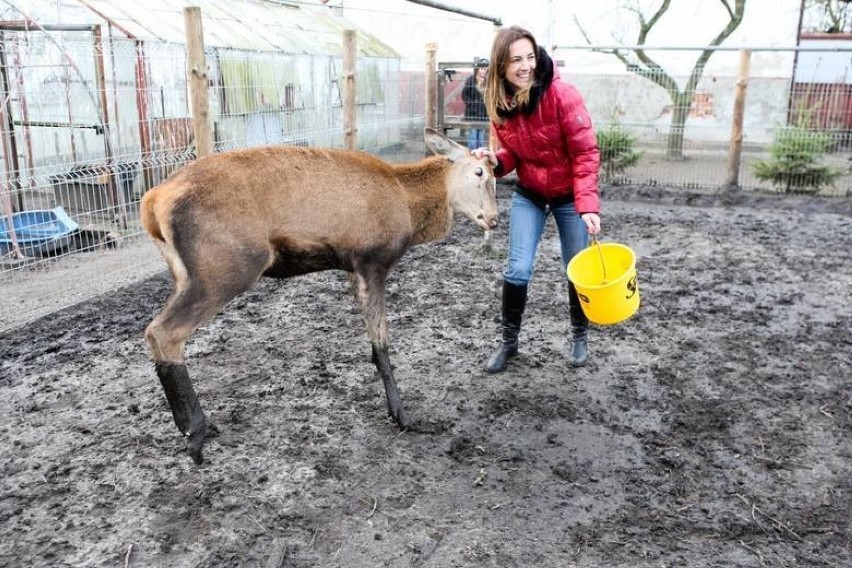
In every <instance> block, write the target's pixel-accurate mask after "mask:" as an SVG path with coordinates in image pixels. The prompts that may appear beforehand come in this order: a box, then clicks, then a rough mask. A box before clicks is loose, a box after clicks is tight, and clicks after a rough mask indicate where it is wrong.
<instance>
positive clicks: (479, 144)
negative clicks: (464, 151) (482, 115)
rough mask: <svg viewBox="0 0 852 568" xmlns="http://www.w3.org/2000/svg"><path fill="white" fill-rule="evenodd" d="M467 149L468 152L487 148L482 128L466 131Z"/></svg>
mask: <svg viewBox="0 0 852 568" xmlns="http://www.w3.org/2000/svg"><path fill="white" fill-rule="evenodd" d="M467 147H468V149H470V150H476V149H477V148H487V147H488V141H487V140H486V139H485V130H484V129H482V128H471V129H470V130H468V131H467Z"/></svg>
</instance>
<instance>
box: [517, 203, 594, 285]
mask: <svg viewBox="0 0 852 568" xmlns="http://www.w3.org/2000/svg"><path fill="white" fill-rule="evenodd" d="M549 213H553V219H554V220H555V221H556V228H557V230H558V231H559V242H560V245H561V250H562V274H563V275H565V268H566V267H567V266H568V261H570V260H571V258H573V256H574V255H575V254H577V253H578V252H580V251H581V250H583V249H584V248H586V247H587V246H588V245H589V233H588V230H587V228H586V224H585V223H584V222H583V219H582V218H581V217H580V215H579V214H578V213H577V210H576V209H575V208H574V204H573V203H571V202H569V203H565V204H563V205H559V206H557V207H555V208H553V209H550V208H548V209H542V208H540V207H539V206H538V205H536V204H535V203H533V202H532V201H530V200H529V199H527V198H526V197H524V196H523V195H521V194H519V193H517V192H513V193H512V209H511V211H510V212H509V260H508V264H507V266H506V271H505V272H504V273H503V278H504V279H505V280H506V281H507V282H509V283H511V284H514V285H516V286H525V285H527V284H529V282H530V280H532V273H533V266H534V265H535V253H536V250H537V249H538V243H539V241H541V235H542V234H543V233H544V225H545V222H546V221H547V215H548V214H549ZM565 276H566V278H567V275H565Z"/></svg>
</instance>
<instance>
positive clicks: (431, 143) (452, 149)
mask: <svg viewBox="0 0 852 568" xmlns="http://www.w3.org/2000/svg"><path fill="white" fill-rule="evenodd" d="M423 137H424V138H425V140H426V146H428V148H429V149H430V150H432V151H433V152H435V153H436V154H438V155H439V156H446V157H447V158H448V159H449V160H450V161H451V162H455V161H456V160H458V159H460V158H463V157H465V156H470V151H469V150H468V149H467V148H465V147H464V146H462V145H461V144H458V143H456V142H454V141H453V140H451V139H450V138H447V137H446V136H445V135H444V134H442V133H440V132H438V131H437V130H435V129H434V128H429V127H427V128H425V129H424V130H423Z"/></svg>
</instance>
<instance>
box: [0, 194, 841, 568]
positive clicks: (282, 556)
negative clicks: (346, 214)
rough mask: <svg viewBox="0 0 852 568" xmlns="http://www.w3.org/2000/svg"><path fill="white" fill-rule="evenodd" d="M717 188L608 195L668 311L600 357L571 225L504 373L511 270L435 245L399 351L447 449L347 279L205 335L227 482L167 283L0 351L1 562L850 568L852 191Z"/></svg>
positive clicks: (68, 314) (615, 339)
mask: <svg viewBox="0 0 852 568" xmlns="http://www.w3.org/2000/svg"><path fill="white" fill-rule="evenodd" d="M620 198H625V199H626V200H621V199H620ZM627 198H629V199H627ZM709 199H711V198H708V197H694V198H691V201H692V203H693V206H686V205H684V204H681V202H683V201H684V198H683V196H682V194H671V193H667V192H664V191H661V190H659V189H658V188H657V189H653V190H646V189H643V188H623V189H621V190H613V191H611V192H610V193H609V195H608V196H607V203H606V215H605V223H606V227H607V231H606V239H607V240H613V241H618V242H623V243H626V244H629V245H630V246H631V247H632V248H634V250H636V252H637V254H638V256H639V265H638V267H639V284H640V288H641V293H642V306H641V308H640V311H639V313H638V314H637V316H636V317H634V318H633V319H631V320H630V321H628V322H626V323H624V324H621V325H618V326H614V327H609V328H596V329H595V330H594V331H593V333H592V338H591V342H592V343H591V349H592V360H591V363H590V365H589V366H588V367H587V368H585V369H582V370H572V369H570V368H568V367H567V366H566V362H565V356H564V351H565V330H566V328H567V323H566V301H565V298H566V284H565V281H564V279H563V277H562V275H561V274H560V271H559V270H558V260H557V259H558V256H559V253H558V250H557V244H556V239H555V235H554V234H553V232H552V226H551V227H550V228H549V231H548V235H547V236H546V240H545V243H544V244H543V247H542V250H541V253H540V263H541V264H540V266H539V269H538V271H537V273H536V280H535V281H534V283H533V285H532V288H531V297H530V301H529V308H528V312H527V317H526V320H525V324H524V328H523V332H522V347H521V355H520V357H519V358H518V359H517V360H516V361H515V362H513V364H512V365H511V366H510V368H509V370H508V371H507V372H506V373H504V374H503V375H500V376H497V377H494V376H489V375H487V374H485V373H484V372H483V371H482V370H481V369H482V364H483V359H484V357H485V355H486V353H487V352H488V351H489V349H491V348H492V346H493V342H494V340H495V339H496V323H495V316H496V314H497V313H498V309H499V299H498V298H499V289H500V274H501V270H502V266H503V260H502V259H501V258H499V256H494V255H493V254H486V252H485V251H484V250H483V249H482V247H481V237H480V235H479V234H478V232H477V230H476V229H475V228H474V227H473V226H472V225H471V224H470V223H468V222H466V221H464V220H460V221H459V224H458V225H457V228H456V232H455V233H454V234H453V235H452V236H451V237H450V238H449V239H448V240H447V241H445V242H443V243H436V244H433V245H427V246H423V247H419V248H417V249H414V250H413V251H411V253H409V255H408V256H406V257H405V258H404V260H403V261H402V263H401V264H400V266H399V267H398V269H397V270H396V272H394V273H393V275H392V277H391V280H390V283H389V297H388V304H389V312H390V330H391V338H392V343H393V349H392V353H391V357H392V361H393V362H394V365H395V366H396V373H397V378H398V381H399V384H400V389H401V391H402V396H403V400H404V402H405V404H406V406H407V408H408V409H409V411H410V412H411V413H412V414H414V415H420V416H427V417H429V418H430V419H431V420H433V421H435V422H437V423H438V424H439V425H440V426H441V428H440V430H439V432H437V433H435V434H432V435H424V434H412V433H402V434H401V433H400V432H399V431H398V430H397V429H396V428H395V427H394V425H393V423H392V422H391V421H390V420H389V419H388V417H387V413H386V410H385V402H384V394H383V392H382V388H381V384H380V381H379V380H378V379H377V378H376V377H375V376H374V372H373V367H372V364H371V363H370V357H369V344H368V342H367V338H366V334H365V332H364V327H363V324H362V322H361V320H360V316H359V315H358V313H357V311H356V310H355V309H354V304H353V302H352V301H351V300H350V297H349V294H348V287H347V284H346V282H345V279H344V278H343V276H342V275H340V274H337V273H325V274H319V275H313V276H310V277H303V278H299V279H296V280H292V281H289V282H283V283H278V282H273V281H264V282H262V283H261V284H260V285H259V286H258V287H257V288H256V289H254V290H253V291H251V292H249V293H247V294H245V295H243V296H241V297H239V298H238V299H237V300H235V301H234V302H233V303H232V304H231V305H229V306H228V307H227V309H226V310H225V311H224V313H222V314H221V315H220V316H219V317H218V318H217V319H216V320H214V321H213V322H212V323H210V324H209V325H207V326H205V327H204V328H203V329H202V330H200V331H199V332H198V333H197V334H196V335H195V336H194V338H193V340H192V341H191V343H190V345H189V347H188V364H189V368H190V373H191V374H192V376H193V378H194V382H195V384H196V388H197V390H198V391H199V394H200V397H201V402H202V405H203V407H204V408H205V411H206V412H207V414H208V417H209V419H210V421H211V422H212V423H213V424H214V425H215V426H216V428H217V430H218V434H217V435H216V437H214V438H212V439H211V440H209V441H208V443H207V446H206V457H207V460H208V461H207V462H206V463H205V464H203V465H201V466H195V465H194V464H193V463H192V462H191V460H190V459H189V458H188V457H187V456H186V455H185V454H184V452H183V446H182V441H181V439H180V436H179V435H178V433H177V431H176V429H175V427H174V425H173V422H172V419H171V416H170V414H169V411H168V408H167V406H166V403H165V399H164V396H163V395H162V392H161V390H160V387H159V384H158V382H157V379H156V377H155V375H154V372H153V368H152V365H151V363H150V359H149V357H148V354H147V351H146V348H145V345H144V341H143V339H142V330H143V329H144V327H145V326H146V325H147V323H148V321H149V320H150V319H151V317H152V316H153V315H154V314H155V313H156V311H157V310H158V309H159V307H160V306H161V305H162V303H163V302H164V301H165V299H166V297H167V295H168V292H169V290H170V283H169V281H168V279H167V278H166V277H165V276H157V277H154V278H151V279H148V280H145V281H144V282H142V283H141V284H137V285H134V286H131V287H128V288H125V289H123V290H122V291H121V292H120V293H117V294H112V295H111V296H109V297H105V296H104V297H99V298H97V299H95V300H94V301H91V302H87V303H85V304H81V305H79V306H76V307H74V308H70V309H68V310H65V311H63V312H60V313H57V314H54V315H51V316H49V317H47V318H45V319H42V320H39V321H38V322H37V323H36V324H35V325H32V326H29V327H28V328H26V330H18V331H12V332H9V333H6V334H4V335H0V357H2V363H0V392H2V397H0V473H2V477H0V536H2V538H0V565H1V566H10V567H12V566H15V567H17V566H28V567H51V568H53V567H59V566H63V567H64V566H87V567H116V566H129V567H133V566H146V567H169V568H171V567H184V566H186V567H209V568H214V567H215V568H220V567H231V566H234V567H236V566H240V567H242V566H246V567H254V566H258V567H264V568H265V567H291V568H292V567H299V568H307V567H317V566H329V567H332V566H333V567H345V568H359V567H365V568H366V567H370V568H373V567H378V566H387V567H408V566H423V567H434V568H447V567H456V566H457V567H468V566H474V567H476V566H488V567H500V568H506V567H524V568H529V567H557V566H558V567H572V566H573V567H582V568H595V567H600V568H610V567H630V568H644V567H648V568H650V567H655V568H656V567H661V566H677V567H688V568H699V567H700V568H710V567H721V566H724V567H764V566H767V567H768V566H771V567H791V568H792V567H797V568H799V567H843V566H850V565H852V535H851V534H850V525H849V511H850V508H851V507H852V501H850V495H852V482H851V481H850V480H852V448H850V439H852V437H850V435H852V418H851V417H852V401H850V396H849V393H850V387H852V379H851V378H850V377H852V363H850V359H852V356H850V353H852V292H850V291H852V217H850V214H849V211H850V207H849V206H850V201H849V199H848V198H847V199H842V200H835V201H830V200H829V201H810V202H809V201H805V200H796V199H789V198H787V199H779V198H772V199H752V198H748V197H739V198H737V199H736V200H735V201H734V200H731V201H729V202H730V203H734V202H736V207H722V206H711V205H713V203H710V202H709V201H708V200H709ZM652 201H655V202H656V203H652ZM501 204H502V206H503V207H504V208H505V206H506V204H507V200H506V198H505V195H503V196H501ZM695 204H698V205H700V206H695ZM832 211H836V212H832ZM505 238H506V227H505V225H502V226H501V228H500V229H499V230H498V231H496V232H495V235H494V242H495V245H496V246H497V249H498V250H502V248H503V246H504V245H505Z"/></svg>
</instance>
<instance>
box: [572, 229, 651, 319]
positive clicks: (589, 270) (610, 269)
mask: <svg viewBox="0 0 852 568" xmlns="http://www.w3.org/2000/svg"><path fill="white" fill-rule="evenodd" d="M566 272H567V273H568V279H569V280H571V282H573V283H574V287H575V288H576V289H577V295H578V296H579V297H580V305H581V306H582V307H583V312H585V314H586V317H588V318H589V321H591V322H593V323H597V324H601V325H607V324H613V323H619V322H622V321H624V320H626V319H627V318H629V317H630V316H632V315H633V314H635V313H636V310H638V309H639V284H638V282H637V280H636V254H635V253H634V252H633V250H632V249H631V248H630V247H628V246H625V245H622V244H618V243H600V242H598V241H597V240H594V241H593V243H592V245H591V246H589V247H588V248H586V249H584V250H582V251H580V252H578V253H577V254H576V255H574V258H572V259H571V262H569V263H568V268H567V270H566Z"/></svg>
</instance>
